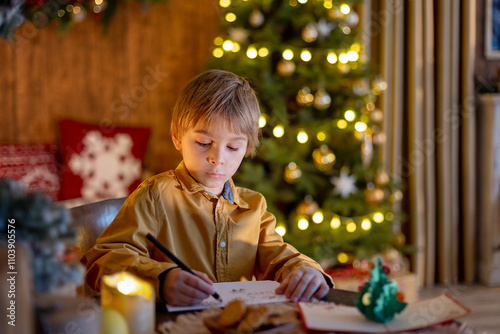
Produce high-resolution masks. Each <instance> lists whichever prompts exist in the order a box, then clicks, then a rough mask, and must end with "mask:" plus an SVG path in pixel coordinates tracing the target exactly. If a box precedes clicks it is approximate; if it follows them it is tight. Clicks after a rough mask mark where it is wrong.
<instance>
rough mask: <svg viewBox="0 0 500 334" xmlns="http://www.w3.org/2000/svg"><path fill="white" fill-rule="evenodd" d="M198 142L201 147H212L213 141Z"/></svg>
mask: <svg viewBox="0 0 500 334" xmlns="http://www.w3.org/2000/svg"><path fill="white" fill-rule="evenodd" d="M196 144H198V145H200V146H201V147H210V145H211V144H212V143H202V142H199V141H197V142H196Z"/></svg>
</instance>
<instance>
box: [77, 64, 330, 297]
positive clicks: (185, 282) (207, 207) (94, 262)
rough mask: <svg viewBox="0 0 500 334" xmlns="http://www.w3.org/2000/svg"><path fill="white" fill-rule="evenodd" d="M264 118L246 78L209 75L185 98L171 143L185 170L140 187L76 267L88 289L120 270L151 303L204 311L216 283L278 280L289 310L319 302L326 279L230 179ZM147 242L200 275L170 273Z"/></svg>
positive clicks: (259, 202) (253, 196)
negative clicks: (138, 282) (148, 288)
mask: <svg viewBox="0 0 500 334" xmlns="http://www.w3.org/2000/svg"><path fill="white" fill-rule="evenodd" d="M259 117H260V110H259V104H258V101H257V98H256V96H255V93H254V91H253V90H252V88H251V87H250V85H249V84H248V82H247V81H246V80H244V79H243V78H241V77H239V76H237V75H235V74H233V73H229V72H225V71H220V70H210V71H207V72H205V73H203V74H201V75H199V76H198V77H196V78H194V79H193V80H192V81H191V82H190V83H189V84H188V85H187V86H186V87H185V88H184V90H183V92H182V94H181V96H180V97H179V99H178V101H177V103H176V105H175V107H174V112H173V115H172V123H171V135H172V140H173V142H174V145H175V148H176V149H177V150H179V151H180V152H181V154H182V158H183V161H182V162H181V163H180V164H179V165H178V167H177V168H176V169H175V170H172V171H168V172H165V173H162V174H159V175H156V176H154V177H151V178H149V179H148V180H146V181H144V182H143V183H142V184H141V185H140V186H139V187H138V188H137V189H136V190H135V191H134V192H133V193H132V194H131V195H130V196H129V198H128V199H127V200H126V201H125V203H124V205H123V207H122V208H121V209H120V212H119V213H118V215H117V216H116V218H115V220H114V221H113V222H112V223H111V224H110V226H109V227H108V228H107V229H106V230H105V231H104V232H103V233H102V234H101V236H100V237H99V238H98V239H97V241H96V245H95V246H94V247H93V248H92V249H91V250H89V251H88V252H87V253H86V254H85V256H84V257H83V258H82V263H84V264H85V265H86V267H87V275H86V282H87V284H89V286H90V287H91V288H92V289H94V290H98V289H99V282H100V278H101V276H102V275H104V274H110V273H114V272H117V271H122V270H126V271H128V272H130V273H132V274H135V275H137V276H139V277H142V278H144V279H146V280H149V281H150V282H151V283H152V284H153V286H154V287H155V290H156V293H157V299H161V300H164V301H166V302H167V303H169V304H171V305H190V304H196V303H200V302H201V301H202V300H203V299H205V298H208V297H209V296H210V295H211V294H213V293H214V289H213V286H212V284H213V282H214V281H218V282H223V281H238V280H240V279H241V278H242V277H244V278H246V279H248V280H251V279H252V277H255V278H257V279H258V280H267V279H269V280H277V281H280V282H281V284H280V286H279V287H278V288H277V290H276V293H280V294H282V293H284V294H285V295H286V297H288V298H290V299H291V300H293V301H297V300H308V299H310V298H311V297H316V298H321V297H323V296H325V295H326V294H327V292H328V290H329V287H333V284H332V282H331V280H330V278H329V277H328V276H327V275H325V274H324V272H323V271H322V269H321V267H320V266H319V265H318V264H317V263H316V262H314V261H313V260H311V259H310V258H308V257H306V256H304V255H302V254H300V253H299V252H298V251H297V250H296V249H295V248H293V247H292V246H290V245H288V244H286V243H284V242H283V239H282V238H281V237H280V236H279V235H278V234H277V233H276V231H275V225H276V221H275V217H274V216H273V215H272V214H271V213H269V212H267V211H266V201H265V199H264V197H263V196H262V195H261V194H260V193H257V192H254V191H251V190H249V189H245V188H240V187H236V186H235V185H234V183H233V181H232V179H231V177H232V176H233V175H234V173H235V172H236V171H237V169H238V167H239V166H240V164H241V161H242V160H243V158H244V157H245V156H249V155H252V154H254V152H255V149H256V147H257V145H258V133H259V128H258V121H259ZM147 233H151V234H152V235H153V236H155V237H156V238H157V239H158V240H159V241H160V242H161V243H163V244H164V245H165V246H166V247H167V248H168V249H169V250H170V251H172V252H173V253H174V254H175V255H176V256H177V257H179V258H180V259H181V260H182V261H183V262H184V263H185V264H186V265H187V266H188V267H190V268H191V269H193V271H195V273H196V274H197V275H198V276H194V275H191V274H189V273H187V272H185V271H182V270H181V269H180V268H178V267H176V266H175V264H173V263H172V262H171V261H170V260H169V259H168V258H167V257H166V256H165V255H164V254H163V253H161V252H160V251H158V250H157V249H155V247H154V246H153V245H151V244H150V243H149V242H148V241H147V239H146V238H145V236H146V235H147Z"/></svg>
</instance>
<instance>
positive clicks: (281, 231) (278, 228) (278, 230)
mask: <svg viewBox="0 0 500 334" xmlns="http://www.w3.org/2000/svg"><path fill="white" fill-rule="evenodd" d="M276 233H278V234H279V235H281V236H284V235H285V234H286V228H285V227H284V226H283V225H278V226H276Z"/></svg>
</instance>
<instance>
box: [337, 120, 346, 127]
mask: <svg viewBox="0 0 500 334" xmlns="http://www.w3.org/2000/svg"><path fill="white" fill-rule="evenodd" d="M337 127H338V128H339V129H345V128H347V122H346V121H345V120H343V119H339V120H338V122H337Z"/></svg>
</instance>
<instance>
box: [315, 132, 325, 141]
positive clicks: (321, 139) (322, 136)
mask: <svg viewBox="0 0 500 334" xmlns="http://www.w3.org/2000/svg"><path fill="white" fill-rule="evenodd" d="M316 138H317V139H318V140H319V141H324V140H325V139H326V134H325V133H324V132H323V131H320V132H318V134H317V135H316Z"/></svg>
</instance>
